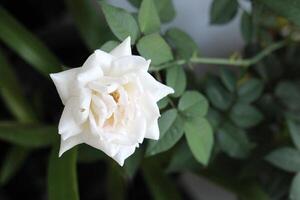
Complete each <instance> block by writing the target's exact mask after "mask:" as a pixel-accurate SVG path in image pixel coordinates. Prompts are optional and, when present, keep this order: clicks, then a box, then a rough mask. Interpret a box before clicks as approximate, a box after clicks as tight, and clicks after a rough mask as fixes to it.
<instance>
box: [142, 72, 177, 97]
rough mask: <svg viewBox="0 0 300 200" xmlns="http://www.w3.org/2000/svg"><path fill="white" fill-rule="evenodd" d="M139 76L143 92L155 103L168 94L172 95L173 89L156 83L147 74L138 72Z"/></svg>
mask: <svg viewBox="0 0 300 200" xmlns="http://www.w3.org/2000/svg"><path fill="white" fill-rule="evenodd" d="M139 74H140V75H141V83H142V84H143V86H144V90H145V91H148V94H151V96H152V97H153V99H154V101H155V102H158V101H159V100H160V99H162V98H164V97H165V96H167V95H168V94H172V93H174V90H173V88H171V87H168V86H166V85H164V84H162V83H160V82H158V81H157V80H155V79H154V78H153V77H152V76H151V75H150V74H149V73H147V72H146V73H145V72H139Z"/></svg>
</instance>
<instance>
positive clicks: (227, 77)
mask: <svg viewBox="0 0 300 200" xmlns="http://www.w3.org/2000/svg"><path fill="white" fill-rule="evenodd" d="M220 76H221V80H222V82H223V84H224V85H225V87H226V89H227V90H228V91H229V92H234V91H235V89H236V84H237V77H236V75H235V74H234V73H233V71H231V70H229V69H226V68H221V74H220Z"/></svg>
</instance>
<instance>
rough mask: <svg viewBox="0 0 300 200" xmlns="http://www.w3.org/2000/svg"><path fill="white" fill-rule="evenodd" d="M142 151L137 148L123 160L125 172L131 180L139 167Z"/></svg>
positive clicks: (142, 155)
mask: <svg viewBox="0 0 300 200" xmlns="http://www.w3.org/2000/svg"><path fill="white" fill-rule="evenodd" d="M143 157H144V151H143V149H142V148H138V149H137V150H136V151H135V152H134V154H133V155H131V156H130V157H129V158H127V159H126V160H125V164H124V166H123V168H124V170H125V172H126V174H127V175H128V177H129V178H130V179H131V180H132V179H133V178H134V176H135V174H136V173H137V170H138V169H139V166H140V164H141V162H142V160H143Z"/></svg>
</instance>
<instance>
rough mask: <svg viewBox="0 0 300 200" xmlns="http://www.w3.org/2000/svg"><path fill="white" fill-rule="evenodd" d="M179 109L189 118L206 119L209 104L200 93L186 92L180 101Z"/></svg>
mask: <svg viewBox="0 0 300 200" xmlns="http://www.w3.org/2000/svg"><path fill="white" fill-rule="evenodd" d="M178 109H179V110H180V111H182V112H183V114H184V115H185V116H187V117H204V116H205V115H206V113H207V110H208V102H207V100H206V98H205V97H204V96H203V95H202V94H201V93H200V92H197V91H186V92H185V93H184V94H183V95H182V97H181V98H180V100H179V103H178Z"/></svg>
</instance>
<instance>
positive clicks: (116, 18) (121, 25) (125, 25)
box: [101, 3, 140, 44]
mask: <svg viewBox="0 0 300 200" xmlns="http://www.w3.org/2000/svg"><path fill="white" fill-rule="evenodd" d="M101 6H102V10H103V13H104V16H105V18H106V21H107V23H108V25H109V27H110V29H111V30H112V32H113V33H114V34H115V36H116V37H117V38H118V39H119V40H121V41H123V40H125V39H126V38H127V37H128V36H130V37H131V44H134V43H135V41H136V40H137V38H138V37H139V34H140V33H139V27H138V25H137V22H136V20H135V19H134V17H133V16H132V15H131V14H130V13H129V12H127V11H126V10H124V9H121V8H117V7H114V6H112V5H109V4H107V3H101Z"/></svg>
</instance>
